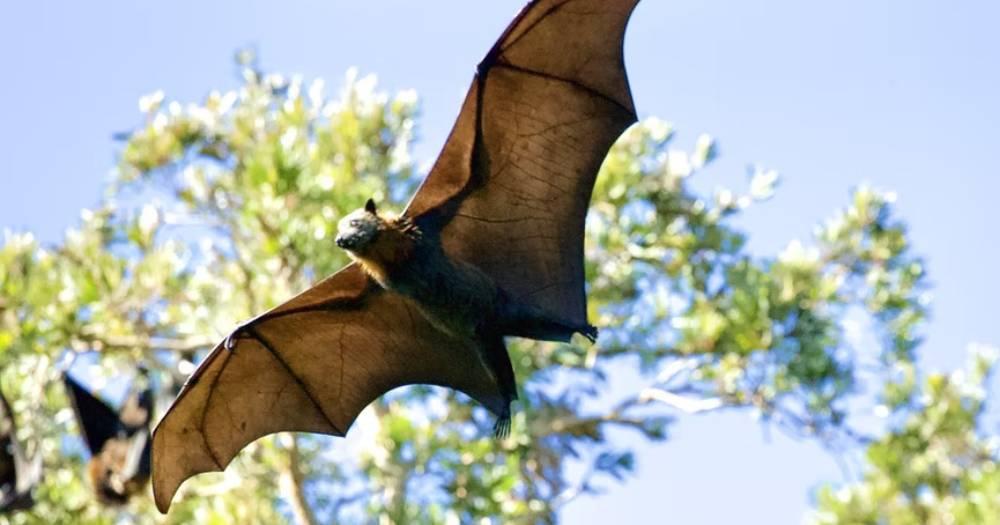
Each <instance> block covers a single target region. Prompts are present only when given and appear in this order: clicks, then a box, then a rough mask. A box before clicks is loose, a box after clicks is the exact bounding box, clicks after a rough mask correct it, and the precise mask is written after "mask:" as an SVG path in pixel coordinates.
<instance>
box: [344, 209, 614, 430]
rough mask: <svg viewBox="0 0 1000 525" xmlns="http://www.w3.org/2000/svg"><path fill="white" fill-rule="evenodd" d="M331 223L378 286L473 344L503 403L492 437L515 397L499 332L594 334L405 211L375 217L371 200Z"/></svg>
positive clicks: (563, 336)
mask: <svg viewBox="0 0 1000 525" xmlns="http://www.w3.org/2000/svg"><path fill="white" fill-rule="evenodd" d="M338 230H339V231H338V235H337V239H336V243H337V246H340V247H341V248H343V249H345V250H347V252H348V253H349V254H350V256H351V258H352V259H354V260H355V261H356V262H357V263H358V264H359V265H360V266H361V268H362V269H363V270H364V271H365V273H367V274H368V275H369V276H370V277H371V278H372V279H373V280H374V281H375V282H376V283H378V285H379V286H381V287H382V288H383V289H385V290H387V291H389V292H393V293H397V294H401V295H403V296H406V297H407V298H409V299H410V300H412V301H413V303H414V305H415V306H416V308H417V310H418V311H419V312H420V313H421V314H422V315H423V316H424V318H425V319H426V320H427V321H428V322H429V323H431V324H432V325H433V326H434V327H435V328H437V329H438V330H440V331H442V332H444V333H446V334H448V335H450V336H452V337H454V338H457V339H463V340H465V341H466V343H467V345H468V347H469V348H470V349H472V350H474V351H476V352H478V354H479V357H480V358H481V359H482V362H483V365H484V366H485V367H487V368H488V369H489V370H490V371H491V372H492V373H493V375H494V378H495V380H496V382H497V384H498V386H499V387H500V392H501V395H502V396H503V401H504V403H505V405H504V406H503V408H502V410H501V412H500V414H499V416H498V419H497V423H496V425H495V426H494V431H495V432H496V434H497V436H498V437H504V436H506V434H507V432H508V431H509V430H510V409H509V405H510V402H511V401H513V400H514V399H517V385H516V381H515V378H514V369H513V366H512V365H511V363H510V356H509V355H508V354H507V348H506V346H505V345H504V340H503V338H504V336H519V337H528V338H532V339H541V340H549V341H569V339H570V338H571V337H572V335H573V333H574V332H578V333H580V334H583V335H584V336H586V337H588V338H589V339H590V340H591V341H592V342H593V341H594V340H595V339H596V338H597V328H595V327H594V326H592V325H590V324H587V323H582V324H572V323H571V322H568V321H563V320H560V319H558V318H557V317H556V316H555V315H552V314H548V313H546V312H543V311H542V310H541V309H539V308H537V307H534V306H533V305H531V304H530V303H522V302H518V301H517V300H516V299H515V298H514V297H513V296H512V295H511V294H510V293H508V292H507V291H505V290H504V289H503V288H501V287H500V286H499V285H498V284H497V283H496V282H495V281H494V280H493V279H492V278H490V276H489V275H487V274H486V273H485V272H483V271H482V270H480V269H479V268H477V267H476V266H474V265H472V264H468V263H465V262H464V261H460V260H452V259H451V258H450V257H449V256H448V255H447V254H446V253H445V251H444V249H443V248H442V247H441V244H440V240H439V235H437V234H436V233H435V232H427V233H425V232H423V231H421V230H420V229H419V228H418V227H417V226H416V225H414V224H413V222H412V221H410V220H409V219H407V218H405V217H402V218H384V217H380V216H379V215H378V211H377V209H376V207H375V203H374V202H373V201H371V200H369V201H368V203H367V204H366V205H365V207H364V208H363V209H360V210H357V211H355V212H353V213H351V214H349V215H347V216H346V217H344V218H343V219H342V220H341V221H340V224H339V227H338Z"/></svg>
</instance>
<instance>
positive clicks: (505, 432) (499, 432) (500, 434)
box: [493, 407, 510, 439]
mask: <svg viewBox="0 0 1000 525" xmlns="http://www.w3.org/2000/svg"><path fill="white" fill-rule="evenodd" d="M493 435H494V436H495V437H496V438H497V439H506V438H507V436H509V435H510V407H507V408H505V409H503V412H502V413H501V414H500V417H498V418H497V422H496V423H494V424H493Z"/></svg>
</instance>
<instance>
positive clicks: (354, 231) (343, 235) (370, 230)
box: [336, 199, 382, 253]
mask: <svg viewBox="0 0 1000 525" xmlns="http://www.w3.org/2000/svg"><path fill="white" fill-rule="evenodd" d="M381 227H382V219H381V218H380V217H379V216H378V211H377V210H376V209H375V201H373V200H371V199H368V202H367V203H365V207H364V208H361V209H358V210H354V211H352V212H351V213H349V214H347V215H346V216H345V217H344V218H343V219H340V222H339V223H337V239H336V242H337V246H339V247H341V248H343V249H345V250H347V251H349V252H354V253H359V252H364V251H365V248H367V247H368V246H369V245H371V244H372V242H373V241H374V240H375V239H376V237H378V234H379V231H380V230H381Z"/></svg>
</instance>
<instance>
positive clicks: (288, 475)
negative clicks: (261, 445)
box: [279, 432, 319, 525]
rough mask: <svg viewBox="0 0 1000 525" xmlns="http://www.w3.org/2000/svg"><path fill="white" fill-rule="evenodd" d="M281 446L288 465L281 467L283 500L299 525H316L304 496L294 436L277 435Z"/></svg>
mask: <svg viewBox="0 0 1000 525" xmlns="http://www.w3.org/2000/svg"><path fill="white" fill-rule="evenodd" d="M279 439H280V442H281V444H282V445H283V446H284V449H285V452H286V453H287V454H288V463H286V464H285V465H283V467H284V468H283V469H282V472H281V490H282V492H284V493H285V499H287V500H288V503H289V504H290V505H291V506H292V514H293V515H294V516H295V522H296V523H298V524H299V525H317V524H318V523H319V522H317V521H316V515H315V514H314V513H313V510H312V507H310V506H309V501H308V500H307V499H306V494H305V487H304V484H305V476H304V475H303V474H302V469H301V468H299V461H300V459H301V457H300V456H299V444H298V439H297V438H296V437H295V434H292V433H289V432H284V433H282V434H280V435H279Z"/></svg>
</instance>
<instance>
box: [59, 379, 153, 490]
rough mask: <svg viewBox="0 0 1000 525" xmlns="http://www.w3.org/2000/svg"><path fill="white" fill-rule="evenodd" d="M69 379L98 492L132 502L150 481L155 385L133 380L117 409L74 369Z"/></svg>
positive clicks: (90, 474) (92, 483)
mask: <svg viewBox="0 0 1000 525" xmlns="http://www.w3.org/2000/svg"><path fill="white" fill-rule="evenodd" d="M143 380H145V378H143ZM63 382H64V383H65V385H66V390H67V392H68V393H69V395H70V400H71V401H72V405H73V412H74V413H75V414H76V420H77V424H78V425H79V427H80V430H81V433H82V434H83V437H84V441H85V442H86V444H87V448H88V449H89V450H90V454H91V457H90V461H89V462H88V463H87V477H88V479H89V480H90V486H91V488H92V489H93V490H94V495H95V496H96V497H97V499H98V501H100V502H101V503H103V504H105V505H123V504H125V503H127V502H128V500H129V498H131V497H132V496H133V495H135V494H136V493H138V492H139V491H141V490H142V489H143V487H145V485H146V483H147V482H148V481H149V476H150V459H151V456H150V454H151V448H150V445H151V442H150V435H149V423H150V419H151V418H152V405H153V395H152V391H151V390H150V389H149V388H148V385H147V386H146V387H137V386H136V385H133V387H132V390H131V392H129V394H128V396H127V397H126V398H125V402H124V403H123V404H122V407H121V409H120V410H119V411H118V412H115V411H114V410H113V409H112V408H111V407H110V406H108V405H107V404H106V403H105V402H104V401H102V400H101V399H99V398H97V397H96V396H94V395H93V394H92V393H91V392H90V391H89V390H87V389H86V388H85V387H84V386H83V385H81V384H80V383H79V382H77V381H76V380H75V379H73V378H72V377H70V376H69V375H68V374H66V375H64V376H63Z"/></svg>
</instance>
